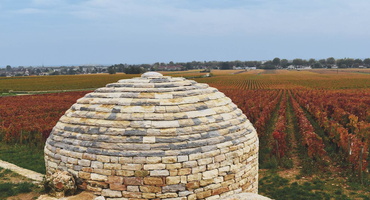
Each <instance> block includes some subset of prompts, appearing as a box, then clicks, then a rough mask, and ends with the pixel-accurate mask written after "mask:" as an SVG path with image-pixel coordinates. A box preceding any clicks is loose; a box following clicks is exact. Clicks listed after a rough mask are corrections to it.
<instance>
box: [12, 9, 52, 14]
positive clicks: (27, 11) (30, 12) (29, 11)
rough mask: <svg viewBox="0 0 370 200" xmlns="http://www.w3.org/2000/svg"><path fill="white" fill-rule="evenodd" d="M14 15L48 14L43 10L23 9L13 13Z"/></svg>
mask: <svg viewBox="0 0 370 200" xmlns="http://www.w3.org/2000/svg"><path fill="white" fill-rule="evenodd" d="M13 13H16V14H41V13H46V11H45V10H43V9H38V8H22V9H18V10H15V11H13Z"/></svg>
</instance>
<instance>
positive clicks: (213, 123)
mask: <svg viewBox="0 0 370 200" xmlns="http://www.w3.org/2000/svg"><path fill="white" fill-rule="evenodd" d="M45 163H46V169H47V176H50V175H51V174H53V173H54V172H55V171H56V170H58V169H60V170H65V171H69V172H71V173H72V174H73V175H74V176H75V177H76V178H77V179H78V180H77V182H78V184H79V187H80V188H82V189H84V190H88V191H92V192H94V193H95V194H97V195H102V196H104V197H106V198H107V199H179V200H180V199H181V200H182V199H189V200H190V199H209V200H211V199H217V198H220V197H227V196H230V195H232V194H237V193H240V192H252V193H257V190H258V188H257V185H258V137H257V134H256V131H255V129H254V128H253V126H252V124H251V123H250V122H249V121H248V119H247V118H246V117H245V115H244V114H243V113H242V111H241V110H240V109H238V108H237V106H236V105H235V104H233V103H232V102H231V100H230V99H229V98H228V97H226V96H225V95H224V94H223V93H221V92H219V91H218V90H217V89H216V88H212V87H209V86H208V85H207V84H201V83H197V82H195V81H192V80H186V79H184V78H173V77H166V76H162V75H161V74H159V73H155V72H149V73H145V74H143V75H142V76H141V77H139V78H134V79H125V80H120V81H118V82H117V83H112V84H108V85H107V86H106V87H103V88H99V89H97V90H95V91H94V92H92V93H89V94H87V95H85V97H83V98H81V99H79V100H78V101H77V103H75V104H74V105H73V106H72V107H71V108H70V109H69V110H68V111H66V113H65V115H63V116H62V117H61V118H60V120H59V122H58V123H57V124H56V126H55V127H54V128H53V130H52V132H51V134H50V136H49V138H48V140H47V142H46V146H45Z"/></svg>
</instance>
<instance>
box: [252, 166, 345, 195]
mask: <svg viewBox="0 0 370 200" xmlns="http://www.w3.org/2000/svg"><path fill="white" fill-rule="evenodd" d="M258 187H259V193H260V194H262V195H265V196H267V197H270V198H273V199H276V200H279V199H282V200H285V199H294V200H306V199H307V200H311V199H315V200H319V199H328V200H330V199H343V200H349V199H350V198H349V197H348V196H347V195H345V194H343V192H342V190H334V191H333V190H327V188H326V184H325V182H324V181H322V180H320V179H318V178H316V179H314V180H313V181H312V182H303V183H298V182H293V183H289V180H288V179H285V178H282V177H280V176H279V175H277V174H276V173H274V172H271V171H270V172H269V173H267V175H266V176H265V177H263V178H262V179H260V180H259V186H258Z"/></svg>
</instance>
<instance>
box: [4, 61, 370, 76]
mask: <svg viewBox="0 0 370 200" xmlns="http://www.w3.org/2000/svg"><path fill="white" fill-rule="evenodd" d="M314 68H331V69H338V68H370V58H366V59H363V60H362V59H352V58H344V59H334V58H333V57H330V58H327V59H320V60H315V59H309V60H304V59H298V58H297V59H294V60H287V59H280V58H274V59H273V60H266V61H239V60H236V61H226V62H222V61H204V62H202V61H192V62H178V63H174V62H172V61H171V62H169V63H163V62H161V63H159V62H157V63H154V64H135V65H132V64H114V65H109V66H108V65H82V66H59V67H58V66H50V67H47V66H28V67H25V66H17V67H14V66H10V65H7V66H0V77H13V76H49V75H74V74H97V73H109V74H115V73H126V74H140V73H143V72H145V71H184V70H192V69H201V70H202V71H204V72H207V71H210V70H212V69H224V70H227V69H237V70H255V69H289V70H308V69H314Z"/></svg>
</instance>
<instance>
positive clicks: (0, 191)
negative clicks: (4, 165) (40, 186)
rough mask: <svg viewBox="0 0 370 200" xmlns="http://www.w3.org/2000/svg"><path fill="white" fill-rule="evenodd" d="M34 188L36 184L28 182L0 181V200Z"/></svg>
mask: <svg viewBox="0 0 370 200" xmlns="http://www.w3.org/2000/svg"><path fill="white" fill-rule="evenodd" d="M35 189H36V186H35V185H34V184H32V183H29V182H23V183H0V200H2V199H5V198H6V197H10V196H14V195H17V194H21V193H29V192H32V191H34V190H35Z"/></svg>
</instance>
